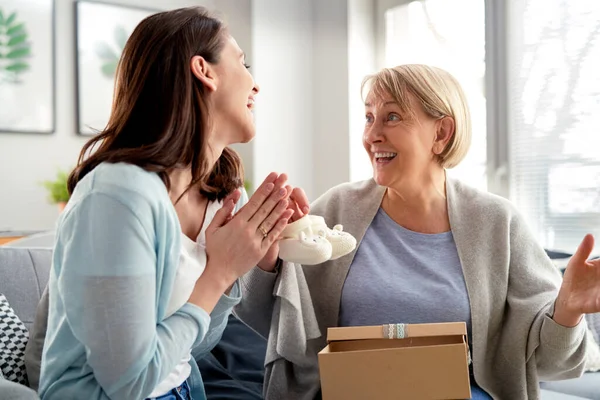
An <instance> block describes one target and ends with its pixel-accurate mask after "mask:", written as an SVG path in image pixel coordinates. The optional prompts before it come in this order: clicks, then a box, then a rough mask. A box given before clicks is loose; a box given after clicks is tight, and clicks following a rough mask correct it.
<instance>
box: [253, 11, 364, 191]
mask: <svg viewBox="0 0 600 400" xmlns="http://www.w3.org/2000/svg"><path fill="white" fill-rule="evenodd" d="M362 1H363V2H364V3H365V4H363V8H368V7H367V5H366V3H367V2H368V3H371V2H372V0H362ZM252 4H253V9H252V27H253V43H254V45H253V49H254V58H255V62H254V65H255V66H256V68H253V70H254V74H255V78H256V80H257V82H258V83H259V84H260V85H261V94H260V95H259V101H258V111H257V128H258V135H257V138H256V139H255V141H254V180H255V182H256V183H257V184H258V183H259V182H260V181H262V179H264V177H265V176H266V175H267V174H268V173H269V172H270V171H272V170H275V171H279V172H286V173H287V174H288V175H289V176H290V180H291V183H292V184H295V185H297V186H301V187H303V188H304V190H305V191H306V193H307V195H308V197H309V199H311V200H313V199H315V198H316V197H317V196H319V195H321V194H322V193H323V192H325V191H326V190H327V189H329V188H331V187H333V186H335V185H337V184H339V183H342V182H346V181H348V180H350V164H351V159H350V147H351V143H350V134H349V119H350V111H351V110H350V104H349V95H350V96H351V97H353V99H354V101H359V103H360V96H359V95H358V91H354V92H353V93H349V89H350V87H349V84H348V82H349V79H350V76H349V73H350V70H349V63H351V61H350V59H349V56H350V54H349V46H350V45H351V43H350V37H349V29H350V25H349V19H350V18H349V9H350V2H349V1H348V0H327V1H320V0H306V1H294V0H283V1H278V0H254V1H253V2H252ZM368 19H369V17H367V20H368ZM358 23H359V22H357V24H358ZM354 57H355V58H356V55H355V56H354ZM358 62H359V63H364V62H365V60H358ZM367 69H368V68H367ZM363 70H364V69H361V68H359V69H358V70H357V71H358V72H356V71H355V70H353V73H354V75H356V74H357V73H362V71H363ZM361 78H362V77H361ZM361 78H359V79H358V82H360V79H361ZM360 104H362V103H360ZM359 115H362V111H360V114H359ZM361 122H362V121H361ZM361 126H362V125H361ZM354 139H356V138H354ZM359 144H360V135H359Z"/></svg>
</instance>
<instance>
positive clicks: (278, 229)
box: [262, 210, 293, 250]
mask: <svg viewBox="0 0 600 400" xmlns="http://www.w3.org/2000/svg"><path fill="white" fill-rule="evenodd" d="M292 214H293V212H292V210H285V211H284V212H283V214H282V215H281V217H280V218H279V219H278V220H277V222H276V223H275V226H273V228H272V229H271V231H270V232H269V234H268V235H267V237H265V238H264V240H263V241H262V248H263V250H268V249H270V248H271V246H272V245H273V243H275V241H276V240H277V239H279V237H280V236H281V233H282V232H283V230H284V229H285V226H286V225H287V223H288V220H289V218H290V217H291V216H292Z"/></svg>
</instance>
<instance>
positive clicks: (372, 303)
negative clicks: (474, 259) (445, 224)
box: [339, 208, 471, 339]
mask: <svg viewBox="0 0 600 400" xmlns="http://www.w3.org/2000/svg"><path fill="white" fill-rule="evenodd" d="M457 321H464V322H466V323H467V329H468V332H469V339H470V337H471V312H470V306H469V298H468V295H467V288H466V285H465V279H464V275H463V271H462V267H461V263H460V259H459V257H458V252H457V250H456V244H455V243H454V237H453V236H452V232H445V233H440V234H423V233H417V232H413V231H410V230H408V229H406V228H403V227H402V226H400V225H398V224H397V223H396V222H395V221H394V220H392V219H391V218H390V217H389V216H388V215H387V214H386V213H385V211H383V210H382V209H381V208H380V209H379V211H378V212H377V215H376V216H375V219H374V220H373V222H372V223H371V226H369V228H368V229H367V232H366V234H365V236H364V238H363V241H362V243H361V245H360V247H359V248H358V251H357V253H356V256H355V257H354V261H353V262H352V265H351V266H350V272H349V273H348V277H347V278H346V282H345V284H344V288H343V291H342V300H341V310H340V320H339V324H340V326H360V325H382V324H391V323H407V324H416V323H433V322H457Z"/></svg>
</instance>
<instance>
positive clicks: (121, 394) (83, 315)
mask: <svg viewBox="0 0 600 400" xmlns="http://www.w3.org/2000/svg"><path fill="white" fill-rule="evenodd" d="M247 68H248V66H247V65H245V60H244V53H243V52H242V50H240V48H239V47H238V45H237V44H236V42H235V40H234V39H233V38H232V37H231V36H230V35H229V33H228V31H227V29H226V27H225V26H224V25H223V23H222V22H220V21H219V20H218V19H216V18H213V17H211V16H210V15H209V14H208V13H207V12H206V11H205V10H204V9H202V8H198V7H194V8H186V9H179V10H174V11H168V12H161V13H158V14H155V15H152V16H150V17H148V18H146V19H145V20H144V21H142V22H141V23H140V24H139V25H138V26H137V28H136V29H135V31H134V32H133V34H132V35H131V37H130V39H129V40H128V42H127V45H126V46H125V49H124V51H123V54H122V57H121V60H120V63H119V67H118V71H117V79H116V85H115V98H114V103H113V110H112V113H111V117H110V120H109V122H108V125H107V127H106V128H105V129H104V130H103V131H102V132H101V133H100V134H98V135H97V136H95V137H94V138H92V139H91V140H90V141H89V142H88V143H87V144H86V145H85V146H84V148H83V151H82V153H81V157H80V160H79V163H78V165H77V167H76V168H75V170H74V171H73V172H72V174H71V176H70V178H69V191H70V192H71V194H72V196H71V200H70V201H69V204H68V205H67V207H66V209H65V211H64V213H63V214H62V215H61V217H60V220H59V222H58V226H57V238H56V243H55V250H54V256H53V265H52V269H51V272H50V280H49V286H48V293H49V315H48V328H47V334H46V340H45V345H44V351H43V357H42V370H41V377H40V395H41V397H42V398H43V399H75V398H77V399H88V400H92V399H127V400H130V399H144V398H157V399H191V398H192V397H193V398H194V399H202V398H205V393H204V389H203V384H202V379H201V377H200V373H199V371H198V368H197V366H196V363H195V362H194V360H193V359H191V350H192V349H194V354H196V355H197V354H198V353H199V352H202V351H204V352H208V351H210V349H211V348H212V347H213V346H214V345H215V344H216V343H217V342H218V341H219V339H220V337H221V334H222V332H223V329H224V327H225V325H226V323H227V318H228V316H229V315H230V313H231V309H232V307H233V306H234V305H235V304H237V303H238V302H239V300H240V288H239V287H238V283H237V279H238V278H239V277H240V276H242V275H243V274H245V273H246V272H247V271H249V270H250V269H251V268H252V267H253V266H255V265H257V264H260V265H261V266H264V267H268V266H269V265H274V264H275V262H276V260H277V244H276V239H277V238H278V237H279V234H280V233H281V231H282V230H283V228H284V227H285V225H286V223H287V221H288V219H289V218H290V217H292V215H293V213H294V211H292V209H302V208H304V209H305V210H306V207H307V206H308V202H307V200H306V197H305V196H304V195H303V193H302V192H301V191H300V190H294V191H292V190H291V188H289V187H288V186H286V185H285V183H286V179H287V178H286V176H285V175H277V174H275V173H273V174H271V175H269V176H268V177H267V178H266V180H265V181H264V182H263V183H262V185H260V187H259V188H258V189H257V191H256V193H255V194H254V196H252V198H251V199H250V200H249V202H248V203H247V204H246V205H245V206H243V207H240V206H241V205H242V204H243V202H244V201H245V200H246V199H245V198H242V197H244V196H245V193H244V192H243V190H240V189H239V188H241V187H242V182H243V177H242V166H241V162H240V159H239V157H238V156H237V155H236V153H235V152H234V151H233V150H231V149H229V148H228V146H229V145H231V144H233V143H242V142H247V141H249V140H251V139H252V138H253V137H254V134H255V127H254V122H253V116H252V112H251V111H252V107H253V104H254V96H255V95H256V94H257V93H258V90H259V89H258V86H257V85H256V84H255V83H254V80H253V78H252V76H251V75H250V73H249V72H248V69H247ZM290 197H291V198H295V199H297V200H295V201H292V202H289V201H288V199H290ZM291 204H293V206H292V205H291ZM240 208H241V209H240Z"/></svg>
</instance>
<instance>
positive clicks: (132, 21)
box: [0, 0, 158, 135]
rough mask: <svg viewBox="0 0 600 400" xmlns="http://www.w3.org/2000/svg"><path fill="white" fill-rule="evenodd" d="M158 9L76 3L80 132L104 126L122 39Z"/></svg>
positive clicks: (85, 132)
mask: <svg viewBox="0 0 600 400" xmlns="http://www.w3.org/2000/svg"><path fill="white" fill-rule="evenodd" d="M0 1H3V0H0ZM157 11H158V10H152V9H146V8H140V7H132V6H127V5H122V4H111V3H105V2H96V1H88V0H79V1H77V2H75V31H76V39H75V43H76V57H75V59H76V75H77V81H76V85H77V88H76V92H77V103H76V104H77V107H76V108H77V112H76V115H77V127H78V133H79V134H81V135H95V134H96V133H97V132H99V131H102V130H103V129H104V128H105V127H106V124H107V123H108V118H109V116H110V111H111V107H112V99H113V90H114V81H115V72H116V69H117V64H118V62H119V58H120V57H121V52H122V51H123V47H124V46H125V42H127V39H128V38H129V35H131V33H132V32H133V30H134V29H135V27H136V26H137V24H138V23H140V21H142V20H143V19H144V18H146V17H148V16H150V15H152V14H154V13H156V12H157Z"/></svg>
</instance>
